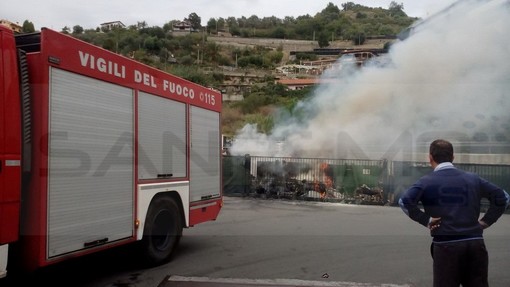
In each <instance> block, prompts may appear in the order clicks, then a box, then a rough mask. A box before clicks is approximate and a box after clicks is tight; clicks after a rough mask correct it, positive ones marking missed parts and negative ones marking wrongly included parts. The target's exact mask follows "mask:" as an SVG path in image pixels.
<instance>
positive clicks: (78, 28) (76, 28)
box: [73, 25, 83, 35]
mask: <svg viewBox="0 0 510 287" xmlns="http://www.w3.org/2000/svg"><path fill="white" fill-rule="evenodd" d="M81 33H83V27H82V26H80V25H75V26H73V35H76V34H81Z"/></svg>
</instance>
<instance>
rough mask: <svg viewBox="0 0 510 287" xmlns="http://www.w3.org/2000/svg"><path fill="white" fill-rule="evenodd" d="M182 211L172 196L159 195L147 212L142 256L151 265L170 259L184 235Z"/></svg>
mask: <svg viewBox="0 0 510 287" xmlns="http://www.w3.org/2000/svg"><path fill="white" fill-rule="evenodd" d="M182 228H183V227H182V224H181V213H180V212H179V207H178V206H177V204H176V203H175V200H173V199H172V198H170V197H157V198H155V199H154V200H153V202H152V203H151V205H150V207H149V211H148V212H147V218H146V219H145V227H144V229H143V238H142V241H141V245H142V248H141V249H142V250H141V252H142V257H143V258H144V259H145V260H144V261H145V263H146V264H148V265H149V266H155V265H160V264H163V263H166V262H168V261H170V258H171V255H172V252H173V250H174V249H175V247H176V246H177V245H178V243H179V240H180V238H181V236H182Z"/></svg>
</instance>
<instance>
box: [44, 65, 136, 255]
mask: <svg viewBox="0 0 510 287" xmlns="http://www.w3.org/2000/svg"><path fill="white" fill-rule="evenodd" d="M50 75H51V79H50V83H51V85H50V98H49V100H50V107H49V109H50V114H49V138H48V155H49V163H48V165H49V166H48V257H49V258H51V257H54V256H58V255H62V254H66V253H70V252H73V251H78V250H82V249H87V248H93V247H95V246H97V245H102V244H106V243H109V242H112V241H116V240H120V239H123V238H127V237H130V236H132V235H133V212H134V211H133V210H134V208H133V201H134V199H133V197H134V195H133V193H134V191H133V189H134V188H133V186H134V182H133V180H134V179H133V174H134V172H133V164H134V160H133V130H134V129H133V121H134V119H133V91H132V90H131V89H127V88H124V87H121V86H117V85H114V84H110V83H106V82H102V81H99V80H96V79H92V78H88V77H84V76H80V75H77V74H73V73H70V72H66V71H63V70H60V69H56V68H52V69H51V73H50Z"/></svg>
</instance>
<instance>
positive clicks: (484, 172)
mask: <svg viewBox="0 0 510 287" xmlns="http://www.w3.org/2000/svg"><path fill="white" fill-rule="evenodd" d="M456 166H457V167H459V168H461V169H463V170H466V171H471V172H475V173H477V174H479V175H480V176H481V177H484V178H486V179H487V180H489V181H492V182H494V183H495V184H498V185H499V186H501V187H502V188H504V189H505V190H508V191H510V165H483V164H456ZM429 172H431V167H430V164H429V163H425V162H405V161H386V160H345V159H324V158H291V157H261V156H248V155H247V156H224V157H223V186H224V194H225V195H241V196H254V197H264V198H288V199H297V200H317V201H320V200H322V201H337V202H345V203H357V204H377V205H385V204H389V205H395V204H396V202H397V200H398V198H399V194H400V193H401V192H403V191H404V190H406V189H407V188H408V187H409V186H410V185H411V184H413V183H414V182H415V181H416V180H417V179H419V178H420V177H421V176H423V175H425V174H427V173H429Z"/></svg>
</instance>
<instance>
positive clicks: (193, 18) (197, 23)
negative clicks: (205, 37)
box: [188, 12, 202, 30]
mask: <svg viewBox="0 0 510 287" xmlns="http://www.w3.org/2000/svg"><path fill="white" fill-rule="evenodd" d="M188 20H189V22H190V23H191V27H192V28H193V29H194V30H200V28H202V19H201V18H200V17H199V16H198V15H197V13H194V12H193V13H191V14H189V16H188Z"/></svg>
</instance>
